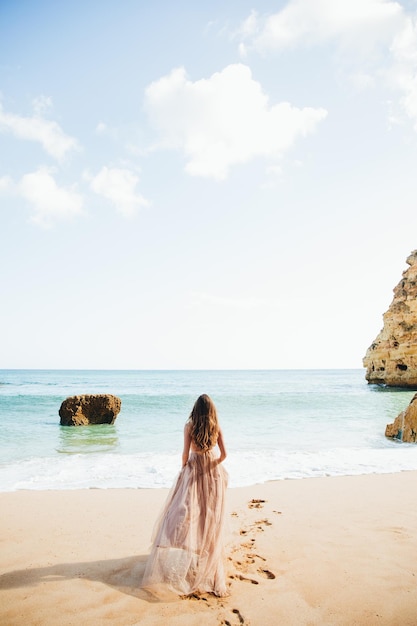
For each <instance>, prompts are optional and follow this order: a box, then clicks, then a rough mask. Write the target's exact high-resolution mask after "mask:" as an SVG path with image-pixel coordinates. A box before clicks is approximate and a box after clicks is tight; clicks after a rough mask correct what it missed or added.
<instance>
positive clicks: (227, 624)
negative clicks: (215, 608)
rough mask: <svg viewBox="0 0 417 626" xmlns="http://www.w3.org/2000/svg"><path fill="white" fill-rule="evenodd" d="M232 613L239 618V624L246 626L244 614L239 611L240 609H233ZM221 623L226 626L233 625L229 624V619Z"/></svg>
mask: <svg viewBox="0 0 417 626" xmlns="http://www.w3.org/2000/svg"><path fill="white" fill-rule="evenodd" d="M232 613H234V614H235V615H236V616H237V617H238V619H239V624H246V622H245V620H244V618H243V616H242V613H241V612H240V611H239V609H232ZM221 623H222V624H224V625H225V626H232V623H231V622H229V620H228V619H225V620H224V621H222V622H221Z"/></svg>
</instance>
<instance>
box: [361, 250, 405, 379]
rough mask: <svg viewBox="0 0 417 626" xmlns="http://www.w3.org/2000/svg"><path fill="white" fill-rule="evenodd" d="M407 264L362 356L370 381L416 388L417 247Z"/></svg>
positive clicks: (367, 377)
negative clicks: (370, 342)
mask: <svg viewBox="0 0 417 626" xmlns="http://www.w3.org/2000/svg"><path fill="white" fill-rule="evenodd" d="M407 263H408V265H409V266H410V267H409V268H408V269H407V270H406V271H405V272H403V277H402V279H401V280H400V282H399V283H398V285H397V286H396V287H395V289H394V299H393V301H392V303H391V305H390V307H389V309H388V311H387V312H386V313H384V327H383V329H382V330H381V332H380V333H379V335H378V336H377V338H376V339H375V341H374V342H373V343H372V344H371V346H370V347H369V348H368V350H367V352H366V355H365V357H364V359H363V364H364V367H366V379H367V380H368V381H369V382H370V383H377V384H385V385H388V386H395V387H409V388H417V250H414V252H412V253H411V254H410V256H409V257H408V259H407Z"/></svg>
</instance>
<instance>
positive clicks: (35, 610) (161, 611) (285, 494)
mask: <svg viewBox="0 0 417 626" xmlns="http://www.w3.org/2000/svg"><path fill="white" fill-rule="evenodd" d="M416 482H417V472H403V473H400V474H385V475H367V476H352V477H337V478H314V479H304V480H291V481H277V482H270V483H266V484H263V485H255V486H253V487H245V488H236V489H229V490H228V513H227V518H228V526H229V529H228V545H227V561H226V568H227V577H228V582H229V584H230V596H229V597H227V598H216V597H214V596H211V595H207V596H204V597H202V598H186V599H181V598H178V599H175V600H174V601H171V602H158V601H155V599H154V598H153V597H151V596H150V595H149V594H147V593H146V592H144V591H143V590H141V589H139V584H140V581H141V577H142V573H143V569H144V565H145V561H146V557H147V554H148V552H149V545H150V538H151V532H152V528H153V524H154V521H155V519H156V516H157V513H158V512H159V509H160V507H161V506H162V504H163V501H164V499H165V497H166V495H167V490H162V489H161V490H159V489H151V490H145V489H138V490H136V489H126V490H95V489H94V490H83V491H20V492H13V493H2V494H0V507H1V520H0V525H1V530H0V536H1V562H0V567H1V575H0V624H1V625H2V626H23V625H25V626H29V625H30V626H35V625H36V626H61V625H62V626H73V625H74V626H75V624H77V625H79V624H83V625H87V626H90V625H91V626H99V625H100V626H101V625H103V624H117V625H118V626H130V625H134V624H141V625H143V626H147V625H152V626H154V625H159V624H169V625H170V626H176V625H178V626H179V625H181V626H187V625H189V626H194V625H197V624H198V625H200V624H204V625H207V626H211V625H213V626H214V625H215V626H219V625H220V624H223V625H225V626H234V625H236V626H238V625H241V624H246V625H251V626H269V625H270V626H277V625H281V624H282V625H285V626H292V625H294V626H304V625H309V626H315V625H317V626H319V625H320V626H330V625H332V626H333V625H342V624H343V625H349V626H350V625H358V626H362V625H364V626H365V625H369V626H371V625H372V626H374V625H375V624H378V625H392V626H394V625H395V626H407V625H409V626H415V625H416V624H417V585H416V583H417V562H416V554H417V534H416V532H415V529H416V528H417V505H416V504H415V500H414V495H413V494H414V492H415V485H416Z"/></svg>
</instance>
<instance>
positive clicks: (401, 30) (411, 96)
mask: <svg viewBox="0 0 417 626" xmlns="http://www.w3.org/2000/svg"><path fill="white" fill-rule="evenodd" d="M237 36H238V38H239V39H240V43H239V51H240V54H241V55H242V56H245V57H246V56H247V55H248V53H249V52H250V51H256V52H259V53H262V54H266V53H268V52H272V51H280V50H284V49H288V48H295V47H300V48H302V47H305V46H313V45H316V46H319V45H322V44H327V43H332V44H333V45H334V46H335V47H336V50H338V51H339V52H341V51H343V62H344V65H345V69H346V61H347V62H348V65H347V67H349V65H350V69H349V71H350V73H351V76H350V78H349V81H350V83H351V85H353V86H354V87H355V88H356V89H364V88H369V87H374V86H376V85H382V86H383V87H385V88H387V87H388V88H389V89H390V90H392V91H393V92H394V93H396V94H397V97H398V105H399V108H400V110H401V111H402V113H403V115H404V114H405V115H406V116H407V117H408V118H409V119H411V120H412V121H413V123H414V128H415V130H416V131H417V13H415V12H414V13H412V12H411V11H410V10H409V11H407V9H406V8H405V6H403V5H402V4H400V3H399V2H395V1H394V0H349V1H347V0H290V1H289V2H288V3H287V4H286V5H285V6H284V8H283V9H282V10H280V11H278V12H277V13H274V14H272V15H264V16H261V15H259V14H256V13H254V12H252V13H251V14H250V15H249V17H247V18H246V19H245V20H244V21H243V23H242V25H241V27H240V29H239V30H238V34H237ZM389 115H391V114H390V113H389Z"/></svg>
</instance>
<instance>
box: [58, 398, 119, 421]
mask: <svg viewBox="0 0 417 626" xmlns="http://www.w3.org/2000/svg"><path fill="white" fill-rule="evenodd" d="M121 406H122V401H121V400H120V398H118V397H117V396H112V395H110V394H95V395H88V394H86V395H83V396H71V397H70V398H67V399H66V400H64V402H63V403H62V404H61V407H60V409H59V416H60V418H61V422H60V424H61V426H87V425H88V424H113V423H114V421H115V419H116V417H117V415H118V414H119V413H120V409H121Z"/></svg>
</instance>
